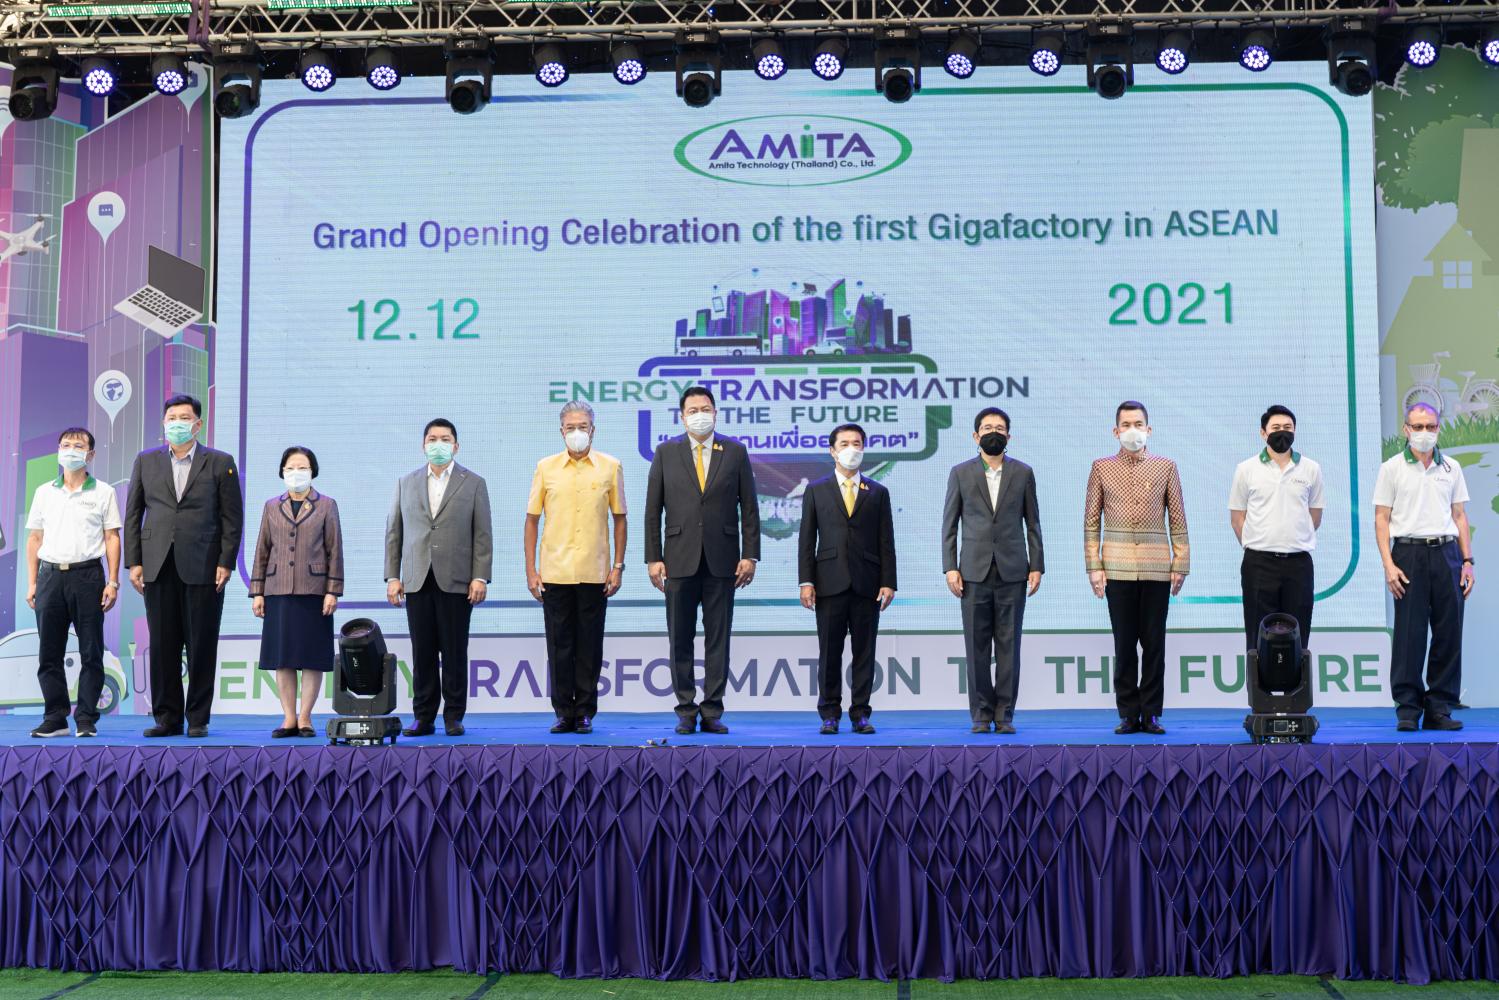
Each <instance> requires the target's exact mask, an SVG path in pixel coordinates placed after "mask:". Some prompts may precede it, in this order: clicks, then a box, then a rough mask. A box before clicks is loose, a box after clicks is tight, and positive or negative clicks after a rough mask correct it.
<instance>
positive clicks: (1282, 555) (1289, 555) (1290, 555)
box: [1244, 549, 1311, 559]
mask: <svg viewBox="0 0 1499 1000" xmlns="http://www.w3.org/2000/svg"><path fill="white" fill-rule="evenodd" d="M1244 552H1245V554H1247V555H1254V556H1270V557H1271V558H1273V559H1297V558H1300V557H1301V556H1307V557H1310V556H1311V553H1310V552H1267V551H1266V550H1264V549H1245V550H1244Z"/></svg>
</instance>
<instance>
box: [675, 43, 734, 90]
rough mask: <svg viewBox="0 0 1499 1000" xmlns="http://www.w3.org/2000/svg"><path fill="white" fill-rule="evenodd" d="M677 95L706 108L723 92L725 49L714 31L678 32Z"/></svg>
mask: <svg viewBox="0 0 1499 1000" xmlns="http://www.w3.org/2000/svg"><path fill="white" fill-rule="evenodd" d="M676 48H677V96H678V97H680V98H681V99H682V100H683V101H685V102H686V103H687V106H688V107H692V108H703V107H707V106H708V105H709V104H712V103H713V98H715V97H717V96H718V95H719V94H721V93H723V46H722V44H721V43H720V42H719V38H718V32H717V31H716V30H715V29H713V28H691V29H688V30H685V31H679V32H677V37H676Z"/></svg>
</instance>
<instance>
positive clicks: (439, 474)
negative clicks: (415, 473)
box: [427, 462, 453, 479]
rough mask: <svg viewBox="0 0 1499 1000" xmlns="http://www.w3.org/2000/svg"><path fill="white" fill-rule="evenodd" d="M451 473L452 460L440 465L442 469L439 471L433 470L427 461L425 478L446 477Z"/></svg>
mask: <svg viewBox="0 0 1499 1000" xmlns="http://www.w3.org/2000/svg"><path fill="white" fill-rule="evenodd" d="M452 474H453V463H452V462H449V463H448V464H447V465H444V466H443V467H442V471H441V472H433V471H432V463H431V462H428V463H427V478H428V479H447V478H448V477H449V476H451V475H452Z"/></svg>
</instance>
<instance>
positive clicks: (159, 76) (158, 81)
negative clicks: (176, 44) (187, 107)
mask: <svg viewBox="0 0 1499 1000" xmlns="http://www.w3.org/2000/svg"><path fill="white" fill-rule="evenodd" d="M151 84H152V86H154V87H155V88H156V92H157V93H159V94H166V95H168V96H171V95H172V94H180V93H182V92H183V91H184V90H186V89H187V64H186V63H184V62H183V61H182V57H181V56H177V55H172V54H171V53H169V52H167V53H163V54H161V55H159V56H157V57H156V58H155V59H152V60H151Z"/></svg>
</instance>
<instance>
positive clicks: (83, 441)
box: [26, 427, 120, 736]
mask: <svg viewBox="0 0 1499 1000" xmlns="http://www.w3.org/2000/svg"><path fill="white" fill-rule="evenodd" d="M93 457H94V435H93V434H91V433H90V432H89V431H87V430H86V429H84V428H82V427H69V428H68V429H67V430H65V431H63V432H62V434H61V435H60V436H59V437H58V439H57V463H58V465H60V466H61V467H62V473H61V474H60V475H59V476H58V477H57V478H56V479H54V480H52V481H51V482H47V483H43V484H42V485H41V486H38V487H37V490H36V494H35V496H33V497H32V500H31V513H30V516H28V517H27V518H26V530H27V531H29V532H30V537H29V538H28V539H27V542H26V578H27V585H26V603H27V604H28V605H30V606H31V607H32V608H33V609H34V610H35V611H36V630H37V639H38V641H39V643H40V649H41V652H40V654H39V656H38V663H37V669H36V677H37V680H38V682H40V684H41V688H42V701H43V704H44V706H45V707H44V709H43V712H44V714H43V716H42V722H41V725H39V726H37V727H36V728H35V729H33V730H32V731H31V735H32V736H66V735H67V734H68V708H69V705H68V678H67V673H66V672H65V671H64V669H63V659H64V657H65V656H66V655H67V648H68V629H69V627H70V626H71V627H72V629H73V631H75V632H76V633H77V634H78V655H79V659H81V660H82V666H81V671H80V673H79V676H78V711H77V713H76V715H75V716H74V718H75V722H76V724H77V726H78V735H79V736H93V735H94V733H95V729H94V727H95V725H96V724H97V723H98V721H99V693H100V691H101V690H102V689H103V687H104V613H105V612H106V611H108V610H109V609H110V608H112V607H114V604H115V600H116V599H118V597H119V596H120V505H119V502H118V501H117V500H116V499H115V491H114V490H113V489H111V488H110V487H109V486H107V485H105V484H103V483H100V482H98V481H97V480H95V479H94V477H93V476H91V475H89V472H88V464H89V462H91V461H92V460H93ZM100 560H106V561H107V562H108V563H109V569H108V572H107V573H106V571H105V568H104V566H103V565H102V564H101V562H100Z"/></svg>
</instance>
